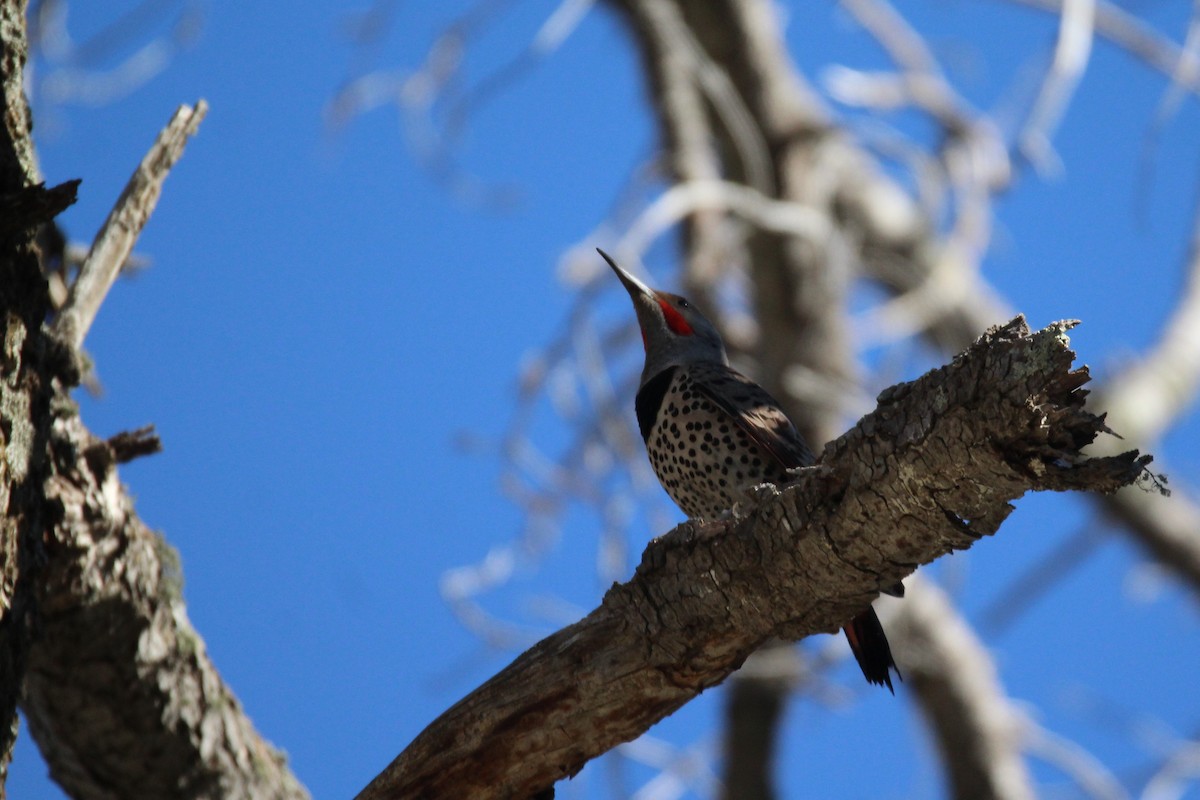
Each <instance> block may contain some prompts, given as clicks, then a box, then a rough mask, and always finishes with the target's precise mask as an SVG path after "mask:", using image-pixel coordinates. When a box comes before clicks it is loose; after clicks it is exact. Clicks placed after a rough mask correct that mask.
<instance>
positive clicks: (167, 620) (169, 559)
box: [22, 398, 308, 800]
mask: <svg viewBox="0 0 1200 800" xmlns="http://www.w3.org/2000/svg"><path fill="white" fill-rule="evenodd" d="M56 404H57V406H58V408H57V413H56V415H55V422H54V428H53V432H52V436H51V454H52V459H51V460H52V462H53V464H54V474H53V475H52V476H51V478H50V479H49V480H48V481H47V484H46V495H47V502H48V504H49V506H50V507H51V508H52V509H55V513H54V516H55V517H56V521H55V524H54V525H53V527H52V529H51V532H50V537H49V542H48V544H47V549H48V551H49V555H50V558H49V561H48V563H47V564H46V565H45V567H44V568H43V573H42V578H41V581H40V582H39V591H38V601H39V606H40V610H41V626H40V632H39V633H40V635H39V638H38V640H37V642H36V643H35V645H34V647H33V648H32V650H31V652H30V656H29V671H28V674H27V677H26V687H25V699H24V701H23V702H22V709H23V710H24V712H25V717H26V720H27V721H28V723H29V729H30V732H31V733H32V734H33V738H34V739H35V740H36V741H37V743H38V747H39V748H40V749H41V751H42V755H43V757H44V758H45V759H46V762H47V764H48V765H49V767H50V775H51V777H52V778H54V780H55V781H56V782H57V783H58V784H59V786H61V787H62V789H63V791H65V792H66V793H67V794H69V795H70V796H71V797H74V798H81V799H87V798H96V799H97V800H99V799H100V798H105V799H107V798H112V797H163V798H171V797H178V798H193V797H243V798H278V799H279V800H283V799H284V798H286V799H288V800H300V799H301V798H307V797H308V793H307V792H306V791H305V790H304V788H303V787H302V786H301V785H300V784H299V783H298V782H297V780H296V778H295V777H294V776H293V775H292V774H291V772H290V771H289V770H288V767H287V763H286V759H285V757H284V756H283V754H282V753H280V752H279V751H277V750H275V749H274V748H273V747H272V746H271V745H270V744H269V743H268V742H267V741H265V740H264V739H263V738H262V737H261V736H260V735H259V733H258V732H257V731H255V729H254V726H253V724H252V723H251V721H250V719H249V718H248V717H247V716H246V714H245V711H244V710H243V709H242V706H241V704H240V703H239V702H238V700H237V698H236V697H235V696H234V695H233V692H232V691H231V690H230V689H229V688H228V687H227V686H226V685H225V684H224V683H223V682H222V681H221V677H220V675H218V674H217V670H216V668H215V667H214V666H213V663H212V661H210V660H209V658H208V654H207V653H206V652H205V649H204V640H203V639H201V638H200V634H199V633H197V632H196V630H195V629H194V628H193V627H192V626H191V623H190V622H189V621H188V618H187V610H186V608H185V607H184V603H183V598H182V576H181V574H180V571H179V563H178V556H177V554H176V553H175V551H174V550H173V549H172V548H171V546H170V545H169V544H167V543H166V541H164V540H163V539H162V537H161V536H159V535H158V534H157V533H155V532H153V531H151V530H149V529H148V528H147V527H146V526H145V525H144V524H143V523H142V521H141V520H140V519H139V518H138V517H137V515H136V513H135V512H134V510H133V504H132V502H131V501H130V499H129V497H128V495H127V494H126V493H125V492H124V489H123V487H122V486H121V483H120V479H119V476H118V474H117V466H116V465H117V456H118V453H116V452H114V450H113V448H112V446H111V445H110V444H109V443H107V442H104V441H102V440H99V439H97V438H95V437H94V436H92V435H91V434H90V433H89V432H88V431H87V429H86V428H85V427H84V426H83V423H82V422H81V421H80V419H79V417H78V415H77V414H76V413H75V409H74V407H73V405H72V404H71V403H70V401H69V400H67V399H65V398H60V399H59V400H57V401H56Z"/></svg>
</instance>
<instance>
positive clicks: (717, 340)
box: [597, 248, 903, 694]
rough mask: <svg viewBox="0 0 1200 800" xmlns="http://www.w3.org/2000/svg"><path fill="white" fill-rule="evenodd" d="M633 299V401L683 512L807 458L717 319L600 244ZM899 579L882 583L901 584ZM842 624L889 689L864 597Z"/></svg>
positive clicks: (885, 659) (711, 510) (720, 500)
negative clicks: (654, 285) (628, 267)
mask: <svg viewBox="0 0 1200 800" xmlns="http://www.w3.org/2000/svg"><path fill="white" fill-rule="evenodd" d="M597 252H598V253H599V254H600V255H601V257H603V258H604V260H605V261H607V262H608V265H609V266H610V267H612V270H613V272H615V273H616V274H617V278H618V279H620V281H621V284H622V285H623V286H624V287H625V290H626V291H627V292H628V293H629V296H630V298H631V299H632V300H633V307H634V311H635V313H636V314H637V321H638V327H639V328H640V329H641V334H642V344H643V345H644V348H645V351H646V360H645V366H644V367H643V368H642V376H641V381H640V384H639V387H638V391H637V395H636V399H635V401H634V409H635V412H636V415H637V422H638V428H639V430H640V431H641V434H642V439H643V440H644V441H645V443H646V453H647V455H648V456H649V457H650V464H651V466H652V467H653V468H654V473H655V474H656V475H657V476H658V480H659V482H660V483H661V484H662V486H663V488H664V489H665V490H666V492H667V494H668V495H670V497H671V499H672V500H674V501H675V504H676V505H677V506H679V508H680V509H681V510H682V511H683V513H685V514H687V516H688V517H690V518H708V519H713V518H717V517H719V516H720V515H722V514H724V513H726V512H728V511H729V510H730V509H732V508H733V506H734V504H735V503H737V502H739V501H742V500H744V499H745V498H746V496H747V495H746V490H747V489H750V488H752V487H754V486H757V485H759V484H762V483H774V484H782V483H787V482H788V480H789V476H788V470H791V469H796V468H799V467H807V466H810V465H812V464H813V463H814V461H815V459H814V458H813V453H812V450H810V449H809V447H808V444H807V443H806V442H805V441H804V438H803V437H802V436H801V435H800V432H799V431H797V430H796V426H795V425H793V424H792V421H791V420H790V419H788V416H787V414H785V413H784V411H783V409H782V408H781V407H780V405H779V403H778V402H777V401H776V400H775V398H773V397H772V396H771V395H770V394H769V393H768V392H767V391H766V389H764V388H763V387H761V386H759V385H758V384H757V383H755V382H754V381H752V380H750V379H749V378H747V377H746V376H745V375H742V374H741V373H739V372H737V371H736V370H734V369H733V368H732V367H730V366H729V357H728V355H727V354H726V351H725V343H724V341H723V340H722V339H721V335H720V334H719V333H718V332H717V329H716V327H715V326H714V325H713V324H712V323H711V322H709V321H708V319H707V318H705V316H704V315H703V314H701V313H700V311H699V310H698V309H697V308H696V307H695V306H693V305H692V304H691V303H690V302H688V301H687V300H686V299H685V298H683V297H680V296H679V295H677V294H671V293H670V292H663V291H658V290H655V289H651V288H650V287H649V286H647V285H646V284H645V283H643V282H642V281H640V280H638V279H637V278H636V277H634V276H633V275H631V274H630V273H629V272H626V271H625V270H624V269H622V268H621V267H620V266H618V265H617V262H616V261H614V260H613V259H612V257H611V256H609V255H608V253H606V252H604V251H603V250H600V249H599V248H597ZM902 590H903V586H901V585H897V586H896V587H894V588H892V589H889V590H886V591H887V593H888V594H900V593H902ZM843 631H844V632H845V634H846V638H847V640H849V642H850V650H851V651H852V652H853V653H854V657H855V659H856V660H857V661H858V665H859V667H860V668H862V672H863V675H864V676H865V677H866V679H867V681H868V682H869V683H872V684H875V685H878V686H886V687H887V688H888V690H889V691H891V692H892V693H893V694H894V693H895V689H894V688H893V687H892V679H891V674H890V672H889V670H891V671H894V672H895V673H896V676H897V677H900V670H899V668H897V666H896V662H895V660H894V659H893V658H892V650H891V647H890V646H889V644H888V640H887V635H886V634H885V633H884V630H883V626H882V625H881V624H880V622H879V617H878V616H877V615H876V614H875V609H874V608H872V607H870V606H868V607H867V610H866V611H863V612H862V613H861V614H859V615H858V616H857V617H855V618H854V619H853V620H852V621H850V622H849V623H848V624H847V625H846V626H845V627H844V628H843Z"/></svg>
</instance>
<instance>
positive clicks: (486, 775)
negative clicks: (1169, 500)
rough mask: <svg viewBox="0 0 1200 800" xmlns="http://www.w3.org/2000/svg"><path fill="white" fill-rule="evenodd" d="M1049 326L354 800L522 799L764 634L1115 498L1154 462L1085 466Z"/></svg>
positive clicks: (913, 391)
mask: <svg viewBox="0 0 1200 800" xmlns="http://www.w3.org/2000/svg"><path fill="white" fill-rule="evenodd" d="M1068 327H1069V325H1067V324H1058V325H1054V326H1051V327H1049V328H1047V329H1045V330H1042V331H1039V332H1037V333H1034V334H1030V333H1029V331H1028V329H1027V328H1026V327H1025V324H1024V321H1023V320H1020V319H1018V320H1014V321H1013V322H1012V323H1009V324H1008V325H1007V326H1005V327H1003V328H1001V329H997V330H995V331H993V332H991V333H990V334H988V335H987V336H985V337H983V338H982V339H981V340H980V341H979V342H978V343H977V344H976V345H974V346H973V347H972V348H971V349H970V350H969V351H967V352H966V353H964V354H963V355H962V356H960V357H958V358H957V359H955V361H954V362H953V363H952V364H950V365H948V366H946V367H942V368H940V369H938V370H935V371H933V372H931V373H929V374H927V375H925V376H924V377H922V378H920V379H918V380H916V381H913V382H911V383H906V384H901V385H898V386H895V387H892V388H891V389H889V390H887V391H885V392H883V393H882V394H881V395H880V398H879V406H878V408H877V409H876V410H875V411H874V412H873V413H871V414H869V415H868V416H866V417H864V418H863V419H862V420H861V421H860V422H859V423H858V425H856V426H855V427H854V428H853V429H852V430H851V431H849V432H848V433H846V434H845V435H843V436H842V437H840V438H839V439H837V440H836V441H834V442H832V443H831V444H830V445H828V446H827V447H826V449H825V452H824V454H823V456H822V459H821V461H820V462H819V464H818V465H817V466H816V467H814V468H810V469H806V470H803V471H801V472H800V473H799V474H798V478H797V480H796V481H795V482H794V483H793V484H791V485H789V486H787V487H785V488H783V489H782V490H781V491H776V490H770V489H763V490H761V491H760V492H759V494H758V497H757V498H756V499H754V500H753V501H751V502H749V503H748V504H747V507H746V508H745V509H742V510H741V511H740V513H737V514H735V515H734V516H733V517H731V518H730V519H726V520H718V521H713V522H708V523H704V522H695V521H693V522H688V523H685V524H683V525H680V526H679V527H677V528H676V529H675V530H673V531H671V532H670V533H668V534H666V535H665V536H663V537H661V538H659V539H656V540H655V541H654V542H652V543H651V545H650V546H649V547H648V548H647V550H646V553H645V554H644V556H643V558H642V563H641V565H640V566H639V567H638V569H637V572H636V574H635V575H634V577H633V578H632V579H631V580H630V581H629V582H628V583H625V584H619V585H614V586H613V588H612V589H610V590H609V592H608V593H607V595H606V596H605V598H604V601H603V602H602V604H601V605H600V607H599V608H597V609H596V610H595V611H593V612H592V613H591V614H589V615H588V616H587V617H586V618H584V619H583V620H581V621H579V622H577V623H575V624H574V625H571V626H569V627H568V628H565V629H563V630H562V631H559V632H558V633H556V634H554V635H552V636H550V637H548V638H546V639H544V640H543V641H542V642H540V643H539V644H537V645H536V646H535V647H533V648H531V649H530V650H528V651H526V652H525V653H524V654H522V655H521V656H520V657H518V658H517V659H516V660H515V661H514V662H513V663H512V664H511V665H509V666H508V667H507V668H505V669H504V670H503V671H501V672H500V673H499V674H498V675H496V676H495V677H493V678H492V679H491V680H489V681H488V682H487V683H485V684H484V685H483V686H481V687H480V688H479V689H477V690H476V691H475V692H473V693H472V694H470V695H469V696H467V697H466V698H465V699H464V700H462V701H460V702H459V703H458V704H456V705H455V706H453V707H452V708H451V709H449V710H448V711H447V712H446V713H445V714H443V715H442V716H441V717H439V718H438V719H437V720H436V721H435V722H434V723H433V724H431V725H430V726H429V727H428V728H426V729H425V731H424V732H422V733H421V735H420V736H418V737H417V739H416V740H414V741H413V743H412V744H411V745H409V747H408V748H407V749H406V750H405V751H404V752H403V753H401V754H400V756H398V757H397V758H396V760H395V761H393V762H392V764H391V765H390V766H389V767H388V768H387V769H386V770H384V772H382V773H381V774H380V775H379V776H378V777H377V778H376V779H375V780H374V781H373V782H372V783H371V784H370V785H369V786H368V787H367V788H366V789H365V790H364V791H363V792H362V794H361V795H360V798H362V799H363V800H377V799H378V798H400V797H422V798H440V797H447V798H449V797H454V798H471V797H496V796H506V797H508V796H511V797H527V796H531V795H533V794H535V793H537V792H539V791H543V790H545V789H546V788H548V787H549V786H551V785H552V784H553V783H554V782H555V781H557V780H559V779H560V778H564V777H567V776H570V775H574V774H575V773H576V772H578V771H579V769H581V768H582V767H583V765H584V764H585V763H586V762H587V761H588V760H589V759H591V758H593V757H594V756H596V755H598V754H600V753H602V752H604V751H605V750H607V749H609V748H611V747H612V746H614V745H615V744H618V743H619V742H622V741H627V740H629V739H632V738H634V737H635V736H637V735H639V734H640V733H642V732H643V731H644V730H646V729H647V728H648V727H649V726H650V725H652V724H653V723H655V722H656V721H658V720H659V719H661V718H662V717H664V716H666V715H668V714H670V713H671V712H673V711H674V710H675V709H677V708H679V707H680V706H682V705H683V704H684V703H686V702H688V701H689V700H691V699H692V698H693V697H695V696H696V695H698V694H699V693H700V692H702V691H704V690H705V689H707V688H709V687H711V686H715V685H716V684H718V683H720V682H721V681H722V680H724V679H725V678H726V677H727V676H728V675H729V674H730V673H731V672H732V671H733V670H734V669H736V668H737V667H738V666H740V665H741V664H742V662H743V661H744V660H745V659H746V657H747V656H748V655H749V654H750V653H751V652H753V651H754V649H755V648H756V647H758V646H759V645H760V644H762V643H763V642H764V641H766V640H767V639H768V638H770V637H781V638H788V639H799V638H802V637H805V636H808V635H810V634H813V633H818V632H831V631H835V630H837V629H838V628H839V627H840V626H841V625H842V623H844V622H845V621H846V620H848V619H850V618H851V617H852V616H854V615H855V614H856V613H858V612H859V611H861V610H862V608H863V606H865V605H866V604H867V603H868V602H870V601H871V599H872V598H873V597H874V596H875V595H876V594H877V593H878V591H879V589H880V587H885V586H891V585H893V584H894V583H895V582H896V581H897V580H899V579H901V578H903V577H904V576H906V575H908V574H909V573H911V572H912V571H913V570H914V569H915V568H916V567H917V566H919V565H921V564H926V563H929V562H930V561H932V560H934V559H936V558H937V557H939V556H941V555H943V554H945V553H948V552H951V551H953V550H958V549H964V548H967V547H970V546H971V545H972V544H973V543H974V542H975V541H977V540H978V539H979V538H980V537H982V536H986V535H988V534H991V533H994V532H995V531H996V530H997V529H998V528H999V526H1000V524H1001V523H1002V522H1003V521H1004V519H1005V518H1006V517H1007V516H1008V514H1009V513H1010V512H1011V511H1012V506H1011V505H1010V502H1011V501H1012V500H1015V499H1016V498H1018V497H1020V496H1022V495H1023V494H1025V493H1026V492H1028V491H1042V490H1058V491H1065V490H1085V491H1100V492H1110V491H1114V490H1115V489H1117V488H1119V487H1120V486H1123V485H1127V484H1129V483H1131V482H1132V481H1134V480H1135V479H1136V478H1137V476H1138V475H1140V474H1141V473H1142V471H1143V470H1144V467H1145V464H1146V463H1147V462H1148V461H1149V458H1148V457H1145V456H1141V457H1139V456H1138V454H1137V453H1136V452H1130V453H1124V454H1121V455H1119V456H1112V457H1107V458H1098V459H1087V458H1085V457H1083V456H1082V455H1081V454H1080V449H1081V448H1082V447H1084V446H1085V445H1087V444H1088V443H1089V442H1091V441H1092V440H1093V439H1094V438H1095V437H1096V436H1097V435H1098V434H1099V432H1101V431H1102V430H1104V425H1103V421H1102V420H1101V419H1100V418H1098V417H1096V416H1094V415H1092V414H1090V413H1088V412H1087V411H1085V410H1084V409H1083V398H1084V395H1085V394H1086V393H1085V392H1082V391H1080V389H1079V387H1080V386H1082V385H1083V384H1084V383H1085V382H1086V381H1087V379H1088V376H1087V371H1086V369H1079V370H1072V369H1071V360H1072V356H1073V354H1072V353H1071V351H1070V350H1069V349H1068V347H1067V345H1068V342H1067V340H1066V337H1065V335H1064V334H1065V331H1066V330H1067V328H1068Z"/></svg>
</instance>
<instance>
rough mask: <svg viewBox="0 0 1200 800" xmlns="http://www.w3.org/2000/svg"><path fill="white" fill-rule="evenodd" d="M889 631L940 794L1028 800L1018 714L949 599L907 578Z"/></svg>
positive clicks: (1030, 790) (1032, 793)
mask: <svg viewBox="0 0 1200 800" xmlns="http://www.w3.org/2000/svg"><path fill="white" fill-rule="evenodd" d="M906 589H907V591H906V592H905V595H904V600H903V602H901V603H898V604H897V605H898V606H899V608H900V611H899V613H897V614H896V615H895V616H894V617H892V618H891V620H890V623H891V626H890V627H891V628H892V630H893V631H895V632H896V633H897V634H899V635H898V636H897V637H896V638H897V641H898V642H900V648H899V650H898V655H899V657H900V660H901V662H902V663H903V664H904V685H905V686H907V687H909V688H910V689H912V691H913V692H915V693H916V694H917V695H918V696H919V698H920V702H919V703H918V706H919V707H920V708H921V709H922V711H924V712H925V716H926V719H927V721H928V722H929V726H930V727H931V728H932V729H933V734H934V737H935V739H936V740H937V744H938V750H939V751H940V752H941V755H942V765H943V768H944V773H945V775H946V778H947V783H948V784H949V787H948V788H949V791H947V793H946V796H947V797H954V798H971V799H972V800H987V799H988V798H994V800H1030V798H1033V797H1035V796H1036V794H1037V793H1036V792H1035V791H1034V789H1033V786H1032V784H1031V781H1030V776H1029V772H1028V770H1027V769H1026V768H1025V762H1024V760H1023V759H1022V757H1021V744H1022V741H1023V728H1024V723H1025V718H1024V715H1023V714H1022V713H1021V712H1020V711H1018V709H1017V708H1016V707H1015V706H1014V705H1013V704H1012V703H1010V702H1009V701H1008V697H1007V695H1006V694H1005V692H1004V687H1003V686H1002V685H1001V684H1000V678H999V676H998V675H997V674H996V666H995V664H993V663H992V659H991V656H990V655H989V654H988V652H987V649H986V648H985V647H984V646H983V643H982V642H980V641H979V639H978V638H977V637H976V636H975V633H974V632H973V631H972V630H971V627H970V626H969V625H968V624H967V622H966V620H964V619H963V618H962V617H961V616H959V615H958V613H957V612H955V610H954V607H953V605H952V604H951V602H950V599H949V598H948V597H946V595H945V593H944V592H942V590H941V589H938V588H937V587H936V586H934V585H933V584H932V583H930V582H929V581H927V580H924V579H922V578H921V576H920V575H917V576H914V577H913V578H912V579H911V580H910V581H908V584H907V586H906Z"/></svg>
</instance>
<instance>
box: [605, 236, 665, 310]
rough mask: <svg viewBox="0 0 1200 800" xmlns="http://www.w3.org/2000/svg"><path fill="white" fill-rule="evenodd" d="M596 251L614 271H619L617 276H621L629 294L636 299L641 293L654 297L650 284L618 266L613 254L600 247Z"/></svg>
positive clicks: (644, 295) (643, 295)
mask: <svg viewBox="0 0 1200 800" xmlns="http://www.w3.org/2000/svg"><path fill="white" fill-rule="evenodd" d="M596 252H597V253H599V254H600V256H601V257H602V258H603V259H604V260H605V261H607V262H608V265H609V266H610V267H612V270H613V272H615V273H617V277H618V278H620V279H621V283H623V284H624V285H625V291H627V292H629V295H630V296H631V297H632V298H633V299H634V300H637V298H638V296H639V295H640V296H642V297H648V298H652V297H654V290H653V289H651V288H650V287H649V286H647V285H646V284H644V283H642V282H641V281H639V280H638V279H637V278H635V277H633V276H632V275H630V274H629V273H628V272H626V271H625V270H623V269H621V268H620V267H618V266H617V262H616V261H613V259H612V256H610V255H609V254H608V253H606V252H604V251H603V250H601V249H600V248H599V247H597V248H596Z"/></svg>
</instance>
